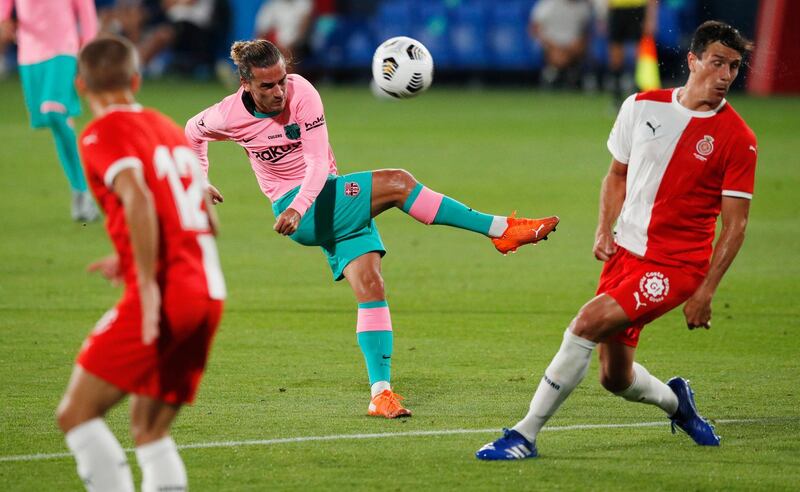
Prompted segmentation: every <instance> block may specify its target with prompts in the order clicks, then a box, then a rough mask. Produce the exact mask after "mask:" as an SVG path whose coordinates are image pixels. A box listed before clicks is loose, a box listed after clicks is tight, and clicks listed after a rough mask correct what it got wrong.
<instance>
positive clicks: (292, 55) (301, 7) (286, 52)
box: [255, 0, 314, 60]
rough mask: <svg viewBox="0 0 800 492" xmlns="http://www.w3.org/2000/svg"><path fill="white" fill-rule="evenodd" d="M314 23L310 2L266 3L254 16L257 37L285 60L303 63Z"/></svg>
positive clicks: (284, 0) (281, 0)
mask: <svg viewBox="0 0 800 492" xmlns="http://www.w3.org/2000/svg"><path fill="white" fill-rule="evenodd" d="M313 20H314V2H313V1H312V0H267V1H266V2H264V3H263V4H262V5H261V8H260V9H258V15H256V24H255V31H256V37H258V38H262V39H266V40H267V41H269V42H271V43H272V44H274V45H275V46H276V47H277V48H278V49H279V50H281V53H283V56H284V58H286V59H289V60H291V59H298V58H299V59H302V58H304V57H305V55H306V54H307V52H308V35H309V33H310V30H311V29H310V28H311V23H312V21H313Z"/></svg>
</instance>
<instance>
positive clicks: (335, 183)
mask: <svg viewBox="0 0 800 492" xmlns="http://www.w3.org/2000/svg"><path fill="white" fill-rule="evenodd" d="M299 190H300V187H299V186H298V187H296V188H294V189H293V190H292V191H290V192H288V193H286V194H285V195H283V196H282V197H280V198H278V199H277V200H275V203H273V204H272V211H273V212H274V213H275V217H277V216H278V215H280V214H281V213H282V212H283V211H284V210H286V208H287V207H288V206H289V204H291V203H292V200H294V197H295V196H296V195H297V192H298V191H299ZM371 206H372V172H363V173H353V174H346V175H344V176H328V180H327V181H326V182H325V186H324V187H323V188H322V191H321V192H320V194H319V195H318V196H317V199H316V200H314V203H312V204H311V207H310V208H309V209H308V211H307V212H306V213H305V215H303V218H302V219H301V220H300V226H299V227H298V228H297V231H295V233H294V234H292V235H291V236H289V237H290V238H292V239H293V240H294V241H296V242H298V243H300V244H302V245H304V246H319V247H321V248H322V250H323V251H324V252H325V256H327V257H328V264H329V265H330V267H331V270H332V271H333V278H334V280H341V279H343V278H344V274H343V273H342V272H343V271H344V268H345V267H346V266H347V265H348V264H349V263H350V262H351V261H353V260H355V259H356V258H358V257H359V256H362V255H364V254H367V253H370V252H373V251H375V252H377V253H379V254H380V255H381V256H383V255H385V254H386V248H384V246H383V241H382V240H381V235H380V234H379V233H378V228H377V226H376V225H375V221H374V220H372V217H371V216H370V208H371Z"/></svg>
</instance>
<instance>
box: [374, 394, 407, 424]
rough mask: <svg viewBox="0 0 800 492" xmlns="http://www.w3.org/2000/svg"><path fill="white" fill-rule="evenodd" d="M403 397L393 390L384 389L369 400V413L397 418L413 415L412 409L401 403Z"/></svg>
mask: <svg viewBox="0 0 800 492" xmlns="http://www.w3.org/2000/svg"><path fill="white" fill-rule="evenodd" d="M402 399H403V397H402V396H400V395H398V394H397V393H394V392H392V390H388V389H387V390H383V391H382V392H380V393H378V394H377V395H375V397H374V398H373V399H372V401H371V402H369V415H374V416H377V417H386V418H387V419H396V418H399V417H411V410H409V409H407V408H403V405H402V404H401V403H400V400H402Z"/></svg>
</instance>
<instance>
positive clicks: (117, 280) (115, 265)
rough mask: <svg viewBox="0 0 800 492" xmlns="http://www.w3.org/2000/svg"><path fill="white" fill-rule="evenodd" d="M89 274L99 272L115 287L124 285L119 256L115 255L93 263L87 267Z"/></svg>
mask: <svg viewBox="0 0 800 492" xmlns="http://www.w3.org/2000/svg"><path fill="white" fill-rule="evenodd" d="M86 271H87V272H99V273H100V275H102V276H103V278H105V279H106V280H108V281H109V282H111V285H113V286H114V287H116V286H118V285H120V284H121V283H122V272H120V271H119V256H118V255H117V254H116V253H114V254H111V255H108V256H106V257H105V258H100V259H99V260H97V261H93V262H92V263H90V264H89V266H87V267H86Z"/></svg>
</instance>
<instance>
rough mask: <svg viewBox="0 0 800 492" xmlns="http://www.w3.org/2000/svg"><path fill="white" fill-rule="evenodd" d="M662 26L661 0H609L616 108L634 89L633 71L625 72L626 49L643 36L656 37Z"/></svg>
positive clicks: (610, 41)
mask: <svg viewBox="0 0 800 492" xmlns="http://www.w3.org/2000/svg"><path fill="white" fill-rule="evenodd" d="M657 25H658V1H657V0H608V71H609V75H610V76H611V94H612V97H613V102H614V104H615V106H616V107H619V105H620V104H622V97H623V96H622V95H623V94H625V93H627V92H630V91H631V90H633V76H632V73H631V71H630V70H629V71H627V72H626V70H625V47H626V45H629V44H631V43H638V42H639V41H640V40H641V39H642V36H654V35H655V33H656V27H657Z"/></svg>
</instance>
